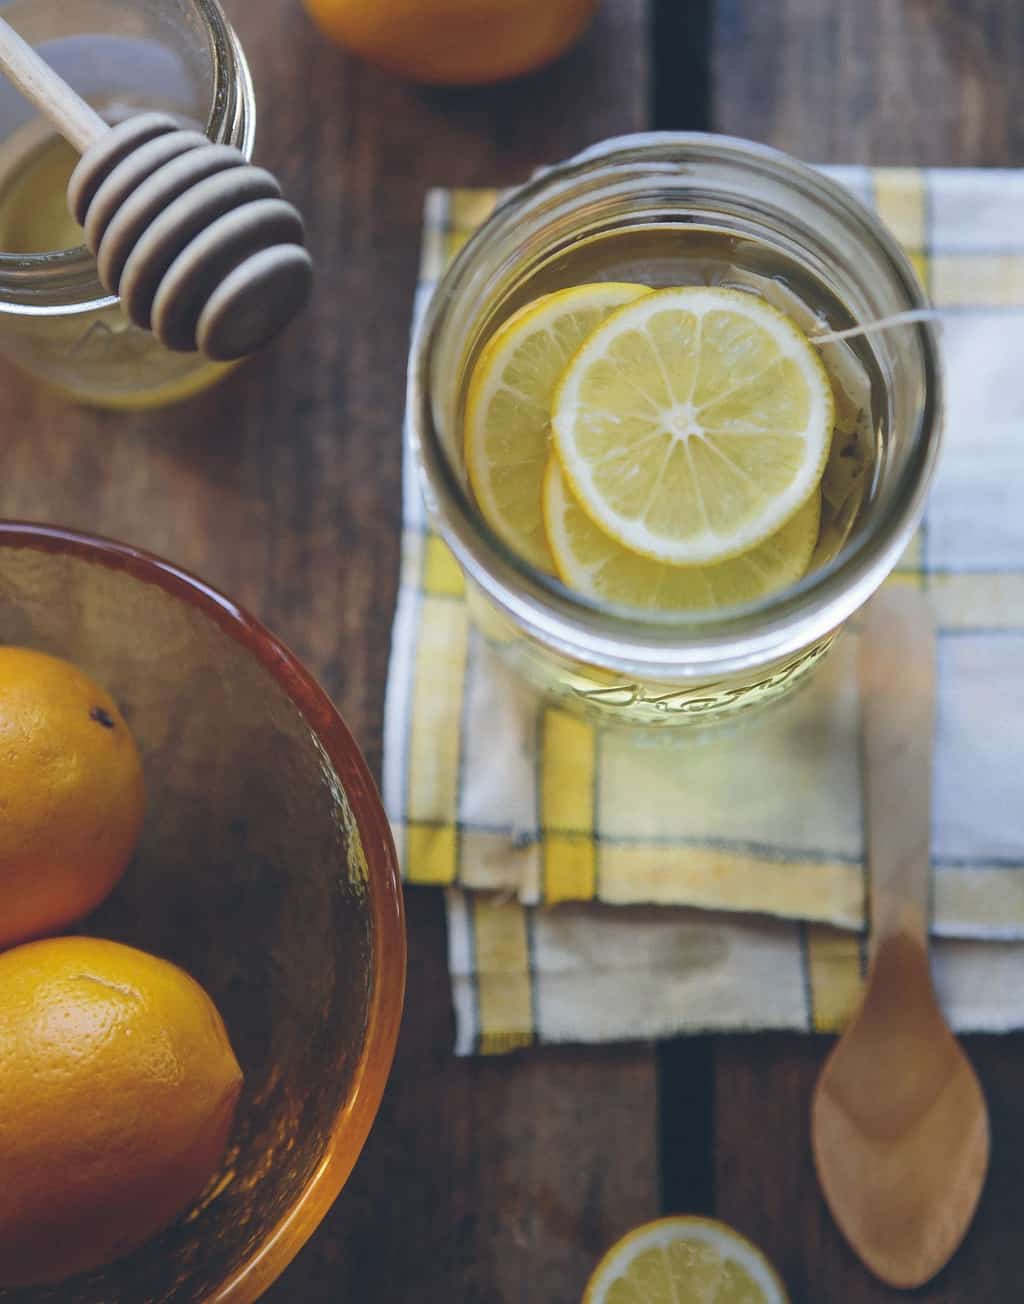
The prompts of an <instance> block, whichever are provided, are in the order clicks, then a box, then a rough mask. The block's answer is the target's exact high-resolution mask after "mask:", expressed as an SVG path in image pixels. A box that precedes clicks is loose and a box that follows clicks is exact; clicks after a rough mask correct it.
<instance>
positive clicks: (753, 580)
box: [543, 455, 821, 611]
mask: <svg viewBox="0 0 1024 1304" xmlns="http://www.w3.org/2000/svg"><path fill="white" fill-rule="evenodd" d="M543 503H544V528H545V530H546V532H547V538H548V544H549V546H550V549H551V554H552V556H553V557H554V559H555V566H556V567H557V570H558V575H559V577H560V579H561V580H562V581H563V583H565V584H567V585H568V586H569V588H572V589H576V591H577V592H579V593H582V594H584V595H585V596H586V597H588V598H593V599H594V600H595V601H599V602H610V603H615V604H617V605H619V606H630V607H642V608H646V609H648V610H654V611H702V610H710V609H713V608H717V607H727V606H732V605H733V604H738V603H742V602H753V601H755V600H756V599H757V598H761V597H764V596H765V594H768V593H773V592H776V591H777V590H778V589H782V588H785V587H786V585H788V584H792V583H794V582H795V581H796V580H798V579H799V578H800V577H801V575H803V574H804V573H805V571H806V570H807V567H808V566H809V564H810V561H811V556H812V554H813V552H814V548H815V545H816V543H817V541H818V526H819V522H820V516H821V494H820V492H819V491H818V490H815V491H814V492H813V493H812V494H811V497H810V498H809V499H808V500H807V502H806V503H804V505H803V507H801V508H799V509H798V511H797V513H796V515H795V516H793V517H791V518H790V520H788V521H787V522H786V524H785V525H784V526H783V527H782V529H781V530H778V531H777V532H776V533H775V534H773V535H771V536H769V538H767V539H765V541H764V542H763V543H760V544H758V545H757V547H756V548H752V549H751V550H750V552H746V553H743V554H741V555H740V556H739V557H733V558H730V560H728V561H722V562H717V563H713V564H710V565H707V566H670V565H667V564H666V563H665V562H660V561H654V560H652V558H650V557H645V556H643V555H642V554H640V553H636V552H631V551H630V550H629V549H628V548H624V547H623V546H622V544H621V543H619V542H618V541H617V540H615V539H613V538H612V537H611V536H610V535H607V534H605V533H604V532H603V531H602V530H599V529H598V528H597V526H596V525H595V524H594V523H593V521H592V520H591V519H590V517H589V516H588V515H587V514H586V512H585V511H584V510H583V508H582V507H580V505H579V503H578V502H577V501H576V499H575V497H574V496H573V494H572V493H571V491H570V490H569V488H568V486H567V485H566V483H565V477H564V476H563V474H562V470H561V467H560V465H559V462H558V458H557V457H555V456H553V455H552V457H551V460H550V462H549V463H548V469H547V472H546V473H545V476H544V497H543Z"/></svg>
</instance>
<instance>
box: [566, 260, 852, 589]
mask: <svg viewBox="0 0 1024 1304" xmlns="http://www.w3.org/2000/svg"><path fill="white" fill-rule="evenodd" d="M832 425H833V400H832V387H831V385H830V384H829V380H828V375H827V374H826V372H825V369H824V367H823V366H822V364H821V360H820V359H819V357H818V355H817V353H815V351H814V349H813V348H812V346H811V345H810V343H809V342H808V340H807V337H806V336H805V335H804V334H803V333H802V332H801V331H800V330H799V328H798V327H797V326H796V325H794V323H793V322H792V321H790V319H789V318H788V317H786V316H784V315H783V314H782V313H781V312H779V311H778V310H777V309H775V308H772V307H770V306H769V305H768V304H767V303H765V302H764V301H763V300H762V299H757V298H755V297H754V296H753V295H751V294H745V293H743V292H742V291H739V290H723V289H718V288H714V289H712V288H708V287H703V286H687V287H683V288H679V289H673V290H660V291H658V292H657V293H654V294H649V295H646V296H644V298H642V299H640V300H638V301H637V302H635V303H631V304H629V305H628V306H626V307H624V308H621V309H619V311H618V312H615V313H613V314H612V315H611V316H610V317H609V318H608V320H607V321H605V322H604V323H603V325H601V326H599V327H598V328H597V329H596V330H595V331H594V333H593V334H592V335H591V336H590V337H589V339H588V340H587V341H586V343H585V344H584V345H583V347H582V348H581V349H580V350H579V352H578V353H577V354H576V356H575V357H574V358H573V360H572V362H571V364H570V365H569V367H568V369H567V371H566V373H565V375H564V376H563V378H562V380H561V381H560V383H559V385H558V389H557V392H556V394H555V399H554V404H553V409H552V430H553V434H554V443H555V448H556V451H557V453H558V456H559V459H560V461H561V463H562V469H563V470H564V471H565V473H566V476H567V477H568V480H569V484H570V486H571V487H572V490H573V492H574V493H575V495H576V497H577V498H578V499H579V501H580V504H581V506H582V507H583V509H584V510H585V511H586V513H587V515H588V516H590V517H591V518H592V519H593V521H594V522H595V524H597V525H599V526H600V527H601V529H602V530H604V532H605V533H606V534H610V535H612V537H613V538H615V539H618V541H619V542H620V543H621V544H622V545H623V546H624V547H626V548H629V549H631V550H632V551H633V552H639V553H643V554H645V555H646V556H648V557H653V558H655V559H656V560H658V561H664V562H672V563H674V564H676V565H689V566H693V565H702V564H705V563H707V562H719V561H725V560H726V559H727V558H729V557H736V556H738V555H739V554H740V553H743V552H749V551H750V549H751V548H754V547H756V546H757V544H759V543H761V542H762V541H763V540H764V539H767V538H768V537H769V535H772V534H774V533H775V532H776V531H777V530H779V529H781V527H782V526H783V525H785V523H786V522H787V521H788V520H789V519H790V517H792V516H793V515H795V513H796V512H797V511H798V510H799V509H800V507H802V506H803V504H804V503H805V502H807V500H808V498H810V496H811V494H812V493H813V492H814V489H815V487H816V486H817V484H818V483H819V481H820V480H821V477H822V474H823V472H824V470H825V463H826V460H827V458H828V452H829V445H830V442H831V438H832Z"/></svg>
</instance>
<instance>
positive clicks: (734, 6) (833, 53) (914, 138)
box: [713, 0, 1024, 1304]
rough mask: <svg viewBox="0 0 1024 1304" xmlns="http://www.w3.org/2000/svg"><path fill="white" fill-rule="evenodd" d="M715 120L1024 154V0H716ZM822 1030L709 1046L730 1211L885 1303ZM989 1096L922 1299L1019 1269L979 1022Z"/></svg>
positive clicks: (1015, 1173)
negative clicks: (972, 1188)
mask: <svg viewBox="0 0 1024 1304" xmlns="http://www.w3.org/2000/svg"><path fill="white" fill-rule="evenodd" d="M713 46H714V69H715V79H714V100H713V106H714V112H713V122H714V125H715V127H716V128H718V129H719V130H722V131H729V132H733V133H735V134H737V135H747V136H752V137H754V138H756V139H759V140H764V141H766V142H768V143H769V144H772V145H776V146H778V147H780V148H782V149H786V150H789V151H790V152H792V153H794V154H797V155H799V156H801V157H803V158H806V159H809V160H812V161H817V162H822V161H841V162H870V163H879V164H881V163H917V164H933V165H940V164H951V165H958V164H959V165H994V164H1007V165H1012V164H1020V163H1021V162H1024V83H1022V79H1021V75H1020V70H1021V68H1022V67H1024V9H1022V8H1021V7H1020V6H1019V5H1006V4H1004V3H1003V0H958V2H957V3H952V2H950V3H939V2H938V0H906V2H905V3H897V4H892V3H889V0H863V2H862V3H859V4H856V5H850V4H843V3H841V0H781V3H779V4H775V5H765V4H761V3H758V0H720V2H719V3H718V5H717V9H716V22H715V26H714V37H713ZM828 1046H829V1043H828V1042H826V1041H823V1040H821V1039H807V1038H777V1037H763V1038H755V1037H747V1038H737V1039H730V1040H724V1039H723V1040H721V1041H719V1042H718V1043H716V1047H715V1095H714V1111H715V1192H716V1210H717V1212H718V1213H719V1215H720V1216H721V1217H723V1218H725V1219H727V1220H729V1221H732V1222H734V1223H735V1224H736V1225H737V1226H738V1227H740V1228H741V1229H742V1230H743V1231H745V1232H747V1233H748V1234H749V1235H751V1236H752V1237H753V1238H754V1239H755V1240H756V1241H757V1242H758V1243H759V1244H760V1245H761V1246H762V1247H763V1248H764V1249H765V1251H766V1252H767V1253H768V1254H769V1255H770V1256H771V1257H772V1258H773V1259H774V1260H775V1261H776V1262H777V1263H778V1265H779V1267H780V1269H781V1270H782V1272H783V1274H784V1276H785V1278H786V1281H787V1284H788V1285H789V1287H790V1289H791V1291H792V1292H793V1299H794V1304H832V1302H833V1301H836V1302H841V1304H875V1302H880V1301H883V1300H896V1299H898V1298H900V1296H899V1295H898V1294H897V1293H896V1292H894V1291H890V1290H888V1289H886V1288H885V1287H883V1286H881V1285H880V1284H879V1283H877V1282H875V1281H874V1280H873V1279H872V1278H871V1277H870V1276H869V1275H868V1273H867V1272H866V1271H865V1270H864V1268H862V1267H861V1265H860V1263H859V1261H858V1260H857V1259H856V1258H855V1256H854V1255H853V1254H852V1252H851V1251H850V1250H849V1249H848V1248H847V1246H846V1245H845V1243H844V1242H843V1241H842V1239H841V1237H840V1236H839V1233H838V1232H837V1231H836V1229H835V1227H834V1225H833V1224H832V1221H831V1219H830V1217H829V1215H828V1212H827V1210H826V1208H825V1206H824V1203H823V1201H822V1199H821V1196H820V1194H819V1191H818V1187H817V1182H816V1180H815V1176H814V1172H813V1168H812V1165H811V1159H810V1149H809V1134H808V1126H809V1122H808V1110H809V1106H810V1097H811V1091H812V1088H813V1085H814V1082H815V1080H816V1077H817V1074H818V1072H819V1070H820V1067H821V1064H822V1063H823V1061H824V1058H825V1055H826V1053H827V1050H828ZM968 1046H969V1050H970V1053H971V1055H972V1056H973V1058H974V1061H975V1064H976V1065H977V1067H978V1069H979V1072H980V1074H981V1077H982V1081H983V1084H984V1086H985V1089H986V1092H987V1094H988V1098H989V1103H990V1106H991V1112H992V1124H993V1135H994V1147H993V1164H992V1170H991V1174H990V1178H989V1182H988V1186H987V1188H986V1191H985V1194H984V1196H983V1198H982V1204H981V1208H980V1210H979V1214H978V1217H977V1220H976V1223H975V1225H974V1227H973V1229H972V1231H971V1232H970V1234H969V1236H968V1239H967V1241H966V1243H965V1245H964V1247H963V1249H962V1250H961V1252H960V1253H959V1254H958V1255H957V1256H956V1257H955V1258H954V1260H953V1262H952V1263H951V1265H950V1266H949V1267H948V1268H947V1269H946V1270H945V1271H944V1272H943V1273H942V1274H941V1275H940V1276H939V1277H938V1278H937V1279H936V1281H935V1282H934V1283H933V1284H932V1285H931V1286H929V1287H926V1288H925V1289H924V1290H922V1291H921V1292H919V1293H917V1294H915V1296H914V1298H915V1299H920V1300H922V1301H924V1300H927V1301H928V1302H929V1304H952V1302H953V1301H957V1304H960V1302H962V1301H965V1300H970V1301H971V1302H972V1304H1004V1302H1005V1301H1008V1300H1011V1299H1017V1298H1019V1297H1020V1294H1021V1285H1020V1283H1021V1281H1022V1280H1024V1266H1022V1262H1021V1260H1022V1255H1024V1249H1022V1247H1021V1244H1020V1237H1019V1232H1018V1230H1017V1226H1016V1219H1015V1217H1014V1215H1013V1212H1012V1211H1013V1210H1014V1209H1015V1208H1016V1207H1017V1206H1018V1205H1019V1203H1020V1201H1021V1199H1022V1198H1024V1178H1022V1175H1021V1168H1020V1163H1019V1159H1018V1156H1019V1155H1020V1154H1021V1153H1022V1152H1024V1123H1022V1122H1021V1117H1022V1116H1021V1111H1020V1108H1019V1101H1020V1091H1021V1088H1022V1081H1021V1074H1022V1071H1024V1070H1022V1064H1024V1056H1022V1049H1024V1039H1022V1038H1021V1037H1019V1036H1018V1037H1010V1038H1006V1039H1002V1040H998V1039H985V1038H971V1039H969V1040H968Z"/></svg>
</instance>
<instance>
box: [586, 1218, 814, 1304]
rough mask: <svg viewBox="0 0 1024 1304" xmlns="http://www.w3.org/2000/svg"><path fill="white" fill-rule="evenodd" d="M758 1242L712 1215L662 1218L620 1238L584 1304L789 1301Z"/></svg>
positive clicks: (589, 1285)
mask: <svg viewBox="0 0 1024 1304" xmlns="http://www.w3.org/2000/svg"><path fill="white" fill-rule="evenodd" d="M788 1298H789V1297H788V1296H787V1295H786V1291H785V1288H784V1287H783V1285H782V1282H781V1281H780V1280H779V1277H778V1274H777V1273H776V1271H775V1269H774V1268H773V1267H772V1266H771V1264H770V1263H769V1262H768V1260H767V1259H766V1258H765V1257H764V1255H763V1254H762V1253H761V1251H760V1250H759V1249H758V1248H757V1246H756V1245H753V1244H752V1243H751V1242H750V1241H748V1240H747V1239H746V1237H745V1236H741V1235H740V1234H739V1232H736V1231H733V1229H732V1228H731V1227H727V1226H726V1225H725V1223H720V1222H715V1221H714V1220H713V1219H711V1218H692V1217H678V1218H659V1219H658V1221H657V1222H652V1223H646V1224H645V1225H644V1226H643V1227H637V1228H636V1230H635V1231H631V1232H630V1233H629V1234H628V1235H627V1236H624V1237H623V1238H622V1240H621V1241H618V1242H617V1243H616V1244H615V1245H613V1246H612V1248H611V1249H610V1250H609V1251H608V1253H607V1254H606V1255H605V1256H604V1258H603V1259H602V1260H601V1262H600V1263H599V1264H598V1265H597V1269H596V1270H595V1272H594V1275H593V1276H592V1277H591V1278H590V1281H589V1282H588V1283H587V1289H586V1293H585V1294H584V1296H583V1304H787V1300H788Z"/></svg>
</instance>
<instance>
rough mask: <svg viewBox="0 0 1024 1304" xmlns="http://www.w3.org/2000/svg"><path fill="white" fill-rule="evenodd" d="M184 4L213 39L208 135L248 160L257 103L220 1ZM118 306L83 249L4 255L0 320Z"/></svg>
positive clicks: (196, 0)
mask: <svg viewBox="0 0 1024 1304" xmlns="http://www.w3.org/2000/svg"><path fill="white" fill-rule="evenodd" d="M182 3H183V4H185V5H187V6H189V7H190V8H191V9H192V10H193V11H194V12H195V13H196V15H197V16H198V18H199V19H200V22H201V23H202V24H203V25H204V26H205V28H206V29H207V31H208V32H209V35H210V51H211V60H212V67H213V96H212V103H211V105H210V111H209V114H208V115H207V120H206V125H205V127H204V130H205V133H206V135H207V136H208V137H209V138H210V140H211V141H213V142H214V143H216V144H225V143H234V144H237V145H238V147H239V148H240V149H241V150H242V152H243V153H244V154H245V155H246V157H247V158H248V157H250V156H251V154H252V145H253V137H254V132H255V112H254V104H255V100H254V94H253V86H252V77H251V74H250V71H249V66H248V63H247V61H246V58H245V54H244V52H243V50H242V47H241V45H240V44H239V41H238V37H237V36H236V35H235V32H234V29H233V28H232V26H231V24H230V23H229V22H228V19H227V15H226V14H225V12H224V9H223V8H222V6H221V4H220V0H182ZM233 86H238V87H239V88H240V94H241V98H242V100H243V102H244V104H245V105H246V107H247V111H246V114H245V120H244V121H243V122H242V123H241V124H239V123H238V122H237V120H236V100H237V96H236V95H234V94H233V93H232V88H233ZM239 125H240V126H241V130H240V131H239ZM5 293H10V294H11V295H12V296H21V295H25V296H29V295H31V296H37V295H38V296H40V297H42V298H43V299H44V301H43V302H41V303H30V302H28V301H27V299H21V298H20V297H18V298H17V301H16V302H14V303H9V302H8V303H5V302H4V295H5ZM69 294H70V295H73V296H74V302H73V303H68V302H65V301H63V299H62V300H61V301H60V302H57V303H54V302H46V301H45V297H46V296H47V295H57V296H62V295H69ZM116 303H117V296H116V295H112V294H108V293H107V292H106V290H105V289H104V287H103V286H102V285H101V284H100V281H99V279H98V277H97V273H96V260H95V258H94V257H93V255H92V254H91V253H90V252H89V250H88V249H87V248H86V247H85V245H78V246H77V247H76V248H74V249H60V250H52V251H48V252H46V253H35V254H11V253H4V252H3V251H2V250H0V314H2V313H4V312H14V313H17V314H19V315H24V316H57V315H62V314H64V313H67V312H74V313H81V312H95V311H97V310H98V309H102V308H109V307H112V306H113V305H114V304H116Z"/></svg>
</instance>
